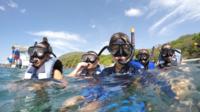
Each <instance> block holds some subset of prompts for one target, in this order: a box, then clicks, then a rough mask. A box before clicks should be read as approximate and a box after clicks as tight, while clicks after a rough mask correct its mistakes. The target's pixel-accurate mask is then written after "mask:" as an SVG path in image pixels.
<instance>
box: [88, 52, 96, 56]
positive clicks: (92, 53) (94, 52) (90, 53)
mask: <svg viewBox="0 0 200 112" xmlns="http://www.w3.org/2000/svg"><path fill="white" fill-rule="evenodd" d="M86 53H88V54H95V55H96V56H98V54H97V53H96V52H95V51H88V52H86Z"/></svg>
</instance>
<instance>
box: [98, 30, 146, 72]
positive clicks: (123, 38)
mask: <svg viewBox="0 0 200 112" xmlns="http://www.w3.org/2000/svg"><path fill="white" fill-rule="evenodd" d="M107 49H108V50H109V52H110V53H111V55H112V57H113V60H114V62H115V64H114V66H112V67H108V68H105V69H104V70H103V71H102V73H101V74H102V75H110V74H113V73H114V74H116V73H120V74H137V73H139V72H140V70H142V69H143V68H142V65H141V64H140V63H138V62H135V61H133V60H132V57H133V52H134V48H133V46H132V44H131V42H130V41H129V38H128V35H126V34H124V33H122V32H118V33H115V34H113V35H112V36H111V39H110V42H109V46H107ZM102 50H104V49H102ZM101 52H102V51H101ZM101 52H100V54H101Z"/></svg>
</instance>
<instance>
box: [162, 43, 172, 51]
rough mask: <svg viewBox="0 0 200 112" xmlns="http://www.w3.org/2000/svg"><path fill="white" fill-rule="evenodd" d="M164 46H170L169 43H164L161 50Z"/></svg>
mask: <svg viewBox="0 0 200 112" xmlns="http://www.w3.org/2000/svg"><path fill="white" fill-rule="evenodd" d="M165 46H170V48H171V45H170V44H169V43H165V44H163V45H162V47H161V50H163V49H164V48H165Z"/></svg>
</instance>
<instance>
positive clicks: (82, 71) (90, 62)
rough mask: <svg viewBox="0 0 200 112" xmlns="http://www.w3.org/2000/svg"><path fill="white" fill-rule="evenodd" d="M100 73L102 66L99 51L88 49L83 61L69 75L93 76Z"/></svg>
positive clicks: (82, 58)
mask: <svg viewBox="0 0 200 112" xmlns="http://www.w3.org/2000/svg"><path fill="white" fill-rule="evenodd" d="M100 73H101V68H100V65H99V57H98V55H97V53H96V52H94V51H88V52H86V53H84V54H83V55H82V57H81V62H80V63H78V65H77V66H76V68H75V69H74V70H73V71H72V72H71V73H70V74H69V75H68V76H70V77H75V76H84V77H91V76H95V75H98V74H100Z"/></svg>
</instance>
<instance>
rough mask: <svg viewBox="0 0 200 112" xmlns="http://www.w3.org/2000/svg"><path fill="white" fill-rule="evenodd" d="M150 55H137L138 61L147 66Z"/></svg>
mask: <svg viewBox="0 0 200 112" xmlns="http://www.w3.org/2000/svg"><path fill="white" fill-rule="evenodd" d="M149 57H150V56H149V54H147V53H139V54H138V55H137V58H138V60H139V61H140V62H141V63H143V64H147V63H148V62H149Z"/></svg>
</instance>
